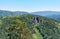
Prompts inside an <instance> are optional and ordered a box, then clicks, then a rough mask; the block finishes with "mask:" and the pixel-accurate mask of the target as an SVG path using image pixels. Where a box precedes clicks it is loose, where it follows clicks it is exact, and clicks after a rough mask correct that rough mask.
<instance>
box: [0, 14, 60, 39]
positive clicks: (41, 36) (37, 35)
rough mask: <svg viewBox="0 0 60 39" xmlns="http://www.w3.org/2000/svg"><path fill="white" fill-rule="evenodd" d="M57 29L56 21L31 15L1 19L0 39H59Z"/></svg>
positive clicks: (59, 34)
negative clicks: (37, 20)
mask: <svg viewBox="0 0 60 39" xmlns="http://www.w3.org/2000/svg"><path fill="white" fill-rule="evenodd" d="M35 17H38V18H39V20H40V21H39V23H36V24H35V20H34V18H35ZM35 25H36V26H35ZM59 27H60V22H58V21H56V20H53V19H50V18H46V17H42V16H36V15H31V14H28V15H19V16H18V15H17V16H8V17H1V18H0V39H60V28H59ZM33 31H34V32H33Z"/></svg>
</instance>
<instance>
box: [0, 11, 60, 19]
mask: <svg viewBox="0 0 60 39" xmlns="http://www.w3.org/2000/svg"><path fill="white" fill-rule="evenodd" d="M21 14H34V15H40V16H45V17H49V18H53V19H56V20H60V12H58V11H38V12H31V13H29V12H24V11H15V12H12V11H5V10H0V17H2V16H15V15H21Z"/></svg>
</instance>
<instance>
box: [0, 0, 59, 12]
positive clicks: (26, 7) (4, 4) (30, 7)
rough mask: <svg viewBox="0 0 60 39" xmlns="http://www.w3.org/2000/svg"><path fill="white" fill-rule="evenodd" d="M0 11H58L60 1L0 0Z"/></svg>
mask: <svg viewBox="0 0 60 39" xmlns="http://www.w3.org/2000/svg"><path fill="white" fill-rule="evenodd" d="M0 10H9V11H27V12H35V11H60V0H0Z"/></svg>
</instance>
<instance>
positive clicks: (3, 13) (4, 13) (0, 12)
mask: <svg viewBox="0 0 60 39" xmlns="http://www.w3.org/2000/svg"><path fill="white" fill-rule="evenodd" d="M21 14H28V12H24V11H6V10H0V17H3V16H15V15H21Z"/></svg>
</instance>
